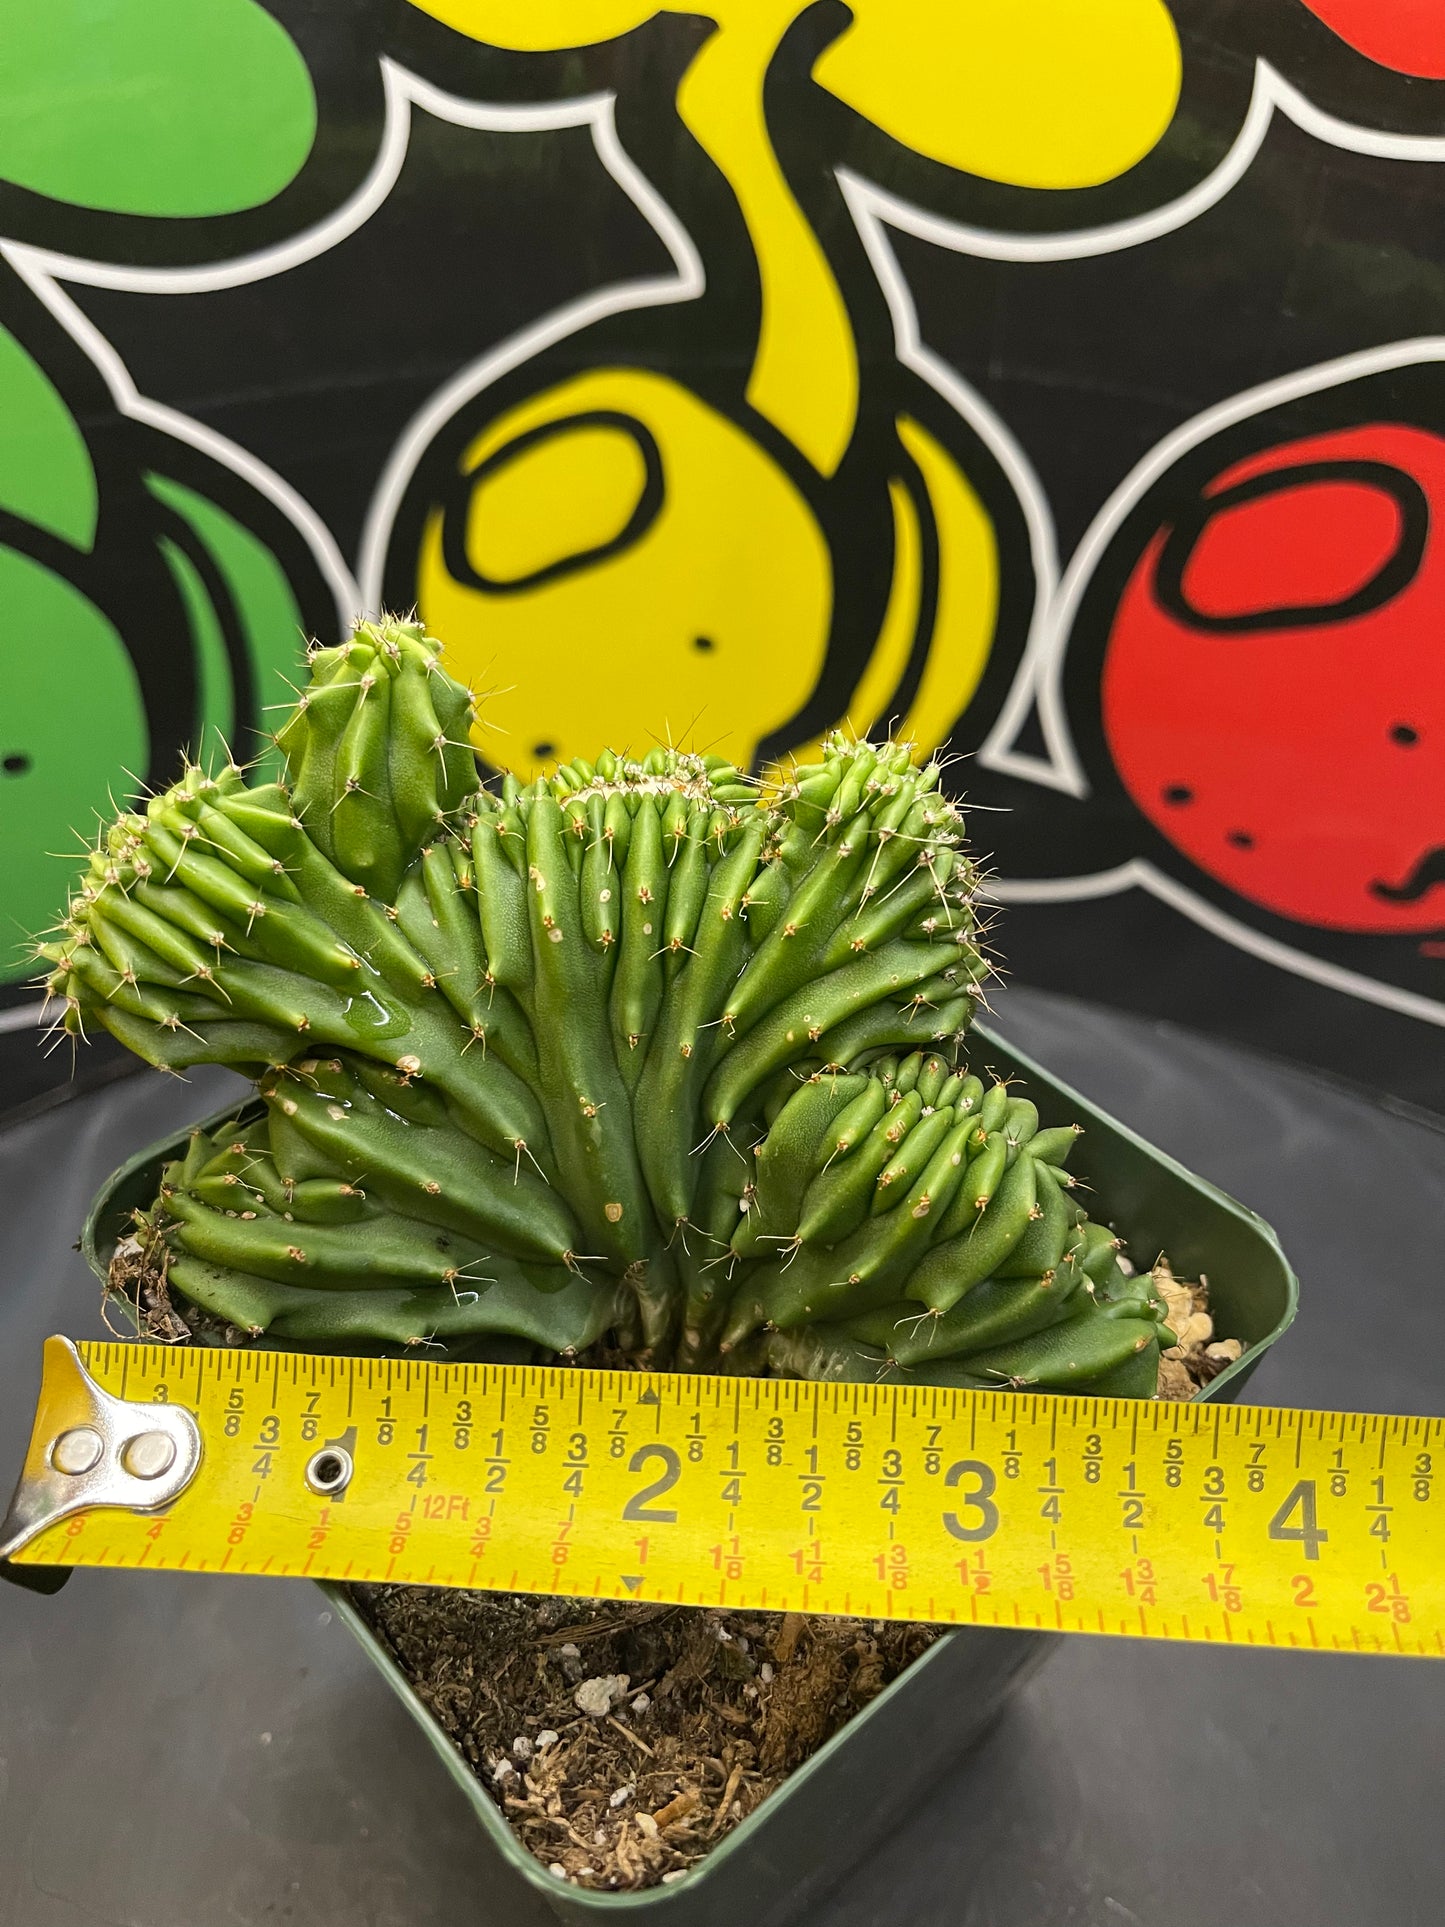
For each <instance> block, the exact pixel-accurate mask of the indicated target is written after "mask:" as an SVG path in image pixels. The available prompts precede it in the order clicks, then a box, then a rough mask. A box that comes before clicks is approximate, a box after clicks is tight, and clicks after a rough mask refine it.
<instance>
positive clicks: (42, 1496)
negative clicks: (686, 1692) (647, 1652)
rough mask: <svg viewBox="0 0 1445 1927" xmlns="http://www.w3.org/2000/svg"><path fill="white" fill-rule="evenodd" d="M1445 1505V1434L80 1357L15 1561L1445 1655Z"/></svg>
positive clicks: (677, 1387) (285, 1364) (920, 1398)
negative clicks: (390, 1583) (298, 1577)
mask: <svg viewBox="0 0 1445 1927" xmlns="http://www.w3.org/2000/svg"><path fill="white" fill-rule="evenodd" d="M192 1414H193V1415H194V1423H192V1420H191V1417H190V1416H189V1415H192ZM1442 1487H1445V1421H1442V1420H1440V1419H1420V1418H1381V1417H1370V1416H1362V1415H1359V1414H1354V1413H1339V1412H1298V1411H1284V1410H1278V1409H1273V1408H1269V1407H1264V1406H1213V1405H1197V1406H1195V1405H1174V1404H1168V1405H1161V1404H1151V1403H1143V1402H1136V1401H1130V1400H1124V1399H1107V1398H1087V1397H1077V1398H1071V1397H1043V1396H1040V1395H1038V1394H1035V1393H1028V1392H1008V1391H1000V1392H963V1391H951V1390H943V1389H935V1388H931V1387H908V1386H889V1385H877V1386H873V1385H814V1384H806V1383H802V1382H799V1381H795V1380H779V1379H761V1380H760V1379H734V1378H711V1377H683V1376H679V1375H672V1374H639V1373H620V1372H584V1371H577V1370H569V1369H562V1368H553V1367H533V1366H491V1365H442V1364H429V1363H425V1362H423V1361H421V1360H420V1359H417V1360H404V1361H396V1362H393V1361H387V1360H372V1359H348V1358H323V1357H314V1356H298V1355H294V1354H282V1353H276V1352H251V1351H240V1352H225V1351H209V1350H190V1349H185V1350H168V1349H166V1348H164V1347H160V1346H153V1345H141V1344H85V1345H81V1346H79V1347H73V1346H71V1345H70V1343H69V1341H68V1340H65V1339H54V1338H53V1339H50V1340H49V1341H48V1343H47V1346H46V1356H45V1378H44V1383H43V1386H42V1391H41V1398H40V1405H39V1411H38V1414H37V1418H36V1426H35V1433H34V1437H33V1439H32V1442H31V1447H30V1452H29V1455H28V1457H27V1460H26V1466H25V1471H24V1473H23V1475H22V1478H21V1483H20V1487H19V1489H18V1490H17V1493H16V1499H15V1503H14V1505H13V1506H12V1508H11V1512H10V1515H9V1518H8V1519H7V1521H6V1522H5V1524H4V1525H3V1526H0V1553H4V1552H7V1551H8V1552H9V1554H10V1556H11V1557H12V1558H14V1559H16V1560H17V1561H19V1562H20V1563H23V1564H37V1565H47V1564H48V1565H76V1566H87V1565H90V1566H122V1567H146V1568H150V1569H154V1570H164V1571H175V1570H181V1569H183V1570H185V1571H188V1572H226V1573H250V1574H268V1575H291V1576H295V1575H307V1576H309V1577H311V1578H313V1579H336V1580H371V1581H394V1582H398V1583H402V1582H405V1583H411V1584H417V1585H432V1586H470V1587H480V1588H484V1589H487V1590H493V1591H506V1592H513V1591H518V1592H555V1593H565V1594H572V1595H581V1596H584V1597H589V1598H607V1599H646V1600H666V1601H668V1602H674V1601H675V1602H678V1603H680V1604H686V1605H700V1606H717V1605H726V1606H730V1607H735V1608H746V1609H749V1610H757V1609H764V1610H769V1611H784V1610H793V1611H799V1612H812V1613H846V1614H855V1615H858V1616H861V1617H866V1618H874V1619H883V1618H897V1619H917V1620H936V1621H943V1622H946V1623H949V1624H958V1625H983V1626H1024V1627H1040V1628H1043V1629H1045V1630H1048V1631H1060V1632H1081V1633H1111V1634H1125V1635H1130V1636H1133V1637H1136V1638H1137V1637H1143V1638H1146V1639H1187V1640H1207V1641H1213V1642H1215V1643H1216V1644H1218V1643H1233V1644H1235V1645H1241V1644H1247V1645H1256V1646H1297V1647H1303V1648H1311V1647H1314V1648H1326V1649H1333V1650H1344V1651H1365V1652H1383V1653H1405V1654H1423V1655H1426V1656H1428V1657H1435V1658H1438V1657H1445V1556H1442V1555H1445V1527H1442V1518H1445V1496H1441V1492H1442ZM142 1507H144V1508H146V1509H144V1510H143V1509H140V1508H142Z"/></svg>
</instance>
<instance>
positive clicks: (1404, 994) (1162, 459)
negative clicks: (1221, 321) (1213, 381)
mask: <svg viewBox="0 0 1445 1927" xmlns="http://www.w3.org/2000/svg"><path fill="white" fill-rule="evenodd" d="M1430 361H1434V362H1445V336H1442V335H1422V336H1419V337H1417V338H1416V339H1415V340H1413V341H1393V342H1389V343H1386V344H1385V345H1384V346H1382V347H1379V348H1364V349H1361V350H1359V351H1358V352H1357V353H1355V354H1350V355H1341V356H1339V357H1338V358H1337V359H1335V360H1333V361H1324V362H1320V363H1318V364H1317V365H1316V366H1315V367H1313V368H1302V369H1299V370H1297V371H1296V372H1295V373H1294V374H1292V375H1285V376H1280V377H1278V378H1276V379H1275V380H1272V381H1264V382H1260V383H1259V385H1258V386H1257V387H1255V388H1246V389H1245V390H1244V391H1243V392H1242V393H1240V394H1236V395H1231V396H1230V397H1229V399H1228V401H1223V402H1219V403H1217V404H1216V405H1215V406H1214V407H1212V408H1206V409H1205V410H1204V411H1203V412H1202V413H1201V414H1198V415H1196V416H1194V417H1193V419H1192V420H1190V421H1187V422H1183V423H1181V424H1180V426H1179V427H1178V428H1176V429H1175V430H1174V431H1173V433H1172V434H1170V435H1166V436H1165V437H1164V439H1163V440H1162V441H1160V442H1156V443H1155V445H1154V447H1153V448H1152V449H1150V451H1149V453H1148V454H1147V455H1146V456H1145V457H1144V459H1143V461H1141V462H1140V463H1138V464H1137V466H1136V467H1135V468H1134V469H1133V470H1132V471H1131V472H1130V474H1129V475H1128V476H1126V477H1125V479H1124V481H1123V482H1122V483H1121V484H1120V485H1119V487H1118V488H1117V489H1115V491H1114V493H1113V494H1112V495H1111V496H1110V497H1109V499H1108V501H1107V502H1106V503H1105V504H1104V506H1103V508H1102V509H1101V510H1100V511H1099V513H1098V515H1097V516H1096V517H1095V518H1094V520H1093V522H1092V523H1091V524H1090V526H1089V528H1088V530H1087V532H1086V533H1085V535H1084V538H1083V540H1082V541H1081V542H1080V543H1079V546H1078V548H1077V549H1076V550H1075V551H1074V554H1073V557H1072V559H1071V560H1070V562H1069V566H1068V568H1067V570H1066V571H1065V573H1064V579H1063V582H1062V584H1061V586H1060V589H1059V596H1058V605H1057V620H1056V621H1055V622H1054V623H1053V624H1052V625H1051V640H1050V647H1051V648H1053V649H1055V650H1056V651H1057V654H1056V655H1055V656H1054V658H1053V660H1052V661H1050V662H1049V663H1047V664H1046V665H1044V668H1045V670H1046V673H1048V675H1049V681H1048V683H1047V684H1046V685H1044V686H1046V687H1048V688H1049V689H1050V690H1051V691H1052V692H1053V694H1054V696H1055V697H1056V698H1059V671H1060V669H1061V668H1062V663H1063V654H1064V651H1065V649H1066V648H1067V646H1068V644H1067V638H1068V636H1069V635H1070V633H1071V631H1072V628H1073V622H1074V617H1075V615H1076V614H1077V611H1078V606H1079V603H1080V601H1081V600H1082V599H1083V595H1084V591H1085V590H1086V588H1087V587H1088V584H1089V581H1090V579H1091V577H1092V575H1093V572H1094V569H1095V568H1096V567H1097V565H1098V563H1099V561H1100V559H1101V557H1102V556H1103V554H1104V552H1105V551H1106V549H1107V548H1108V546H1109V543H1110V542H1111V541H1112V540H1113V537H1114V534H1115V532H1116V530H1117V529H1118V527H1119V525H1120V524H1121V523H1122V522H1123V520H1124V519H1125V517H1126V516H1127V515H1128V514H1129V512H1130V510H1131V509H1132V508H1133V507H1134V505H1135V503H1136V502H1138V501H1139V499H1140V498H1141V497H1142V496H1143V495H1144V494H1145V493H1146V492H1147V491H1148V490H1149V489H1150V488H1151V487H1152V486H1153V484H1154V483H1155V482H1156V481H1157V480H1158V478H1159V477H1160V475H1162V474H1163V473H1164V472H1165V471H1166V470H1167V469H1169V468H1171V467H1172V466H1173V465H1174V463H1175V462H1176V461H1177V460H1178V459H1179V457H1180V456H1181V455H1182V454H1184V453H1185V452H1186V451H1187V450H1188V449H1190V448H1194V447H1197V446H1198V445H1199V443H1201V442H1205V441H1208V440H1210V439H1211V437H1213V436H1214V435H1215V434H1217V433H1218V431H1219V430H1220V429H1222V428H1229V427H1232V426H1233V424H1234V423H1236V422H1240V421H1246V420H1248V418H1249V417H1250V416H1251V415H1258V414H1262V413H1264V412H1265V410H1266V409H1270V408H1277V407H1279V406H1280V405H1281V404H1282V403H1284V402H1289V401H1294V400H1295V399H1296V398H1297V397H1299V396H1301V395H1312V394H1318V393H1320V392H1321V391H1322V390H1324V389H1327V388H1338V387H1341V386H1343V385H1344V384H1345V383H1346V382H1350V381H1357V380H1360V379H1361V378H1363V377H1364V376H1366V375H1373V374H1379V373H1381V372H1383V371H1384V370H1386V369H1390V368H1413V367H1418V366H1419V365H1420V364H1421V363H1422V362H1430ZM1059 700H1061V698H1059ZM994 766H995V767H998V766H999V765H998V761H997V759H995V762H994ZM1079 794H1081V795H1082V794H1086V791H1081V792H1079ZM1135 886H1137V887H1139V888H1141V889H1144V890H1148V891H1149V892H1150V893H1151V894H1152V895H1153V896H1156V897H1159V898H1160V899H1161V900H1162V901H1163V902H1165V903H1168V904H1170V905H1171V906H1172V907H1173V908H1174V909H1176V910H1178V911H1181V912H1182V913H1183V915H1185V916H1187V917H1189V918H1190V919H1192V921H1193V922H1195V923H1197V924H1200V925H1201V926H1202V927H1203V928H1204V929H1206V930H1209V931H1212V932H1213V934H1214V935H1215V936H1217V937H1222V938H1224V940H1225V941H1226V942H1228V943H1232V944H1234V945H1236V946H1237V947H1238V948H1239V949H1241V950H1247V951H1249V952H1250V954H1251V955H1253V956H1256V957H1260V958H1262V959H1263V960H1264V961H1265V962H1266V963H1272V964H1276V965H1279V966H1280V967H1281V968H1283V969H1286V970H1292V971H1294V972H1295V974H1296V975H1297V976H1301V977H1309V978H1312V979H1313V980H1314V981H1315V982H1316V983H1322V984H1327V985H1328V986H1329V987H1330V988H1331V989H1333V990H1343V991H1346V992H1347V993H1348V994H1349V995H1351V996H1354V997H1361V998H1364V999H1365V1000H1366V1001H1367V1002H1369V1003H1373V1004H1379V1005H1381V1006H1383V1007H1384V1008H1385V1009H1388V1010H1398V1011H1401V1012H1402V1013H1403V1014H1404V1015H1406V1016H1408V1017H1418V1018H1421V1019H1423V1020H1424V1022H1426V1023H1429V1024H1440V1025H1445V1002H1441V1001H1439V1000H1437V999H1434V998H1430V997H1424V996H1421V995H1419V994H1418V993H1416V992H1414V991H1409V990H1402V989H1400V988H1399V987H1398V986H1396V985H1393V984H1386V983H1381V982H1379V981H1377V980H1376V979H1375V978H1373V977H1365V976H1362V975H1360V974H1359V973H1358V972H1356V971H1353V970H1345V969H1342V968H1341V967H1339V966H1338V965H1336V964H1331V963H1326V962H1324V961H1323V960H1322V959H1321V958H1318V957H1315V956H1311V955H1310V954H1309V953H1308V952H1305V951H1298V950H1294V949H1292V948H1291V947H1290V946H1289V945H1287V944H1283V943H1280V942H1278V941H1277V940H1276V939H1275V938H1273V937H1266V936H1264V935H1262V934H1261V933H1260V932H1259V931H1256V930H1252V929H1250V928H1249V926H1248V925H1247V924H1244V923H1241V922H1239V921H1238V920H1236V919H1235V918H1234V917H1231V916H1230V915H1229V914H1228V913H1227V912H1226V911H1223V910H1220V909H1218V908H1217V907H1216V906H1215V905H1214V904H1212V903H1210V902H1208V901H1207V900H1206V899H1205V898H1204V897H1201V896H1199V895H1198V894H1197V893H1196V892H1195V891H1193V890H1191V889H1189V888H1188V886H1187V885H1185V884H1182V883H1179V882H1178V881H1176V879H1175V878H1173V877H1171V876H1168V875H1166V874H1165V873H1164V872H1163V871H1161V870H1159V869H1157V868H1156V867H1155V866H1154V865H1153V864H1152V863H1149V862H1148V861H1147V860H1145V859H1144V858H1142V857H1139V858H1135V859H1133V860H1132V861H1131V862H1128V863H1124V864H1120V865H1119V867H1118V868H1117V869H1113V870H1104V871H1099V872H1097V873H1096V874H1094V875H1092V876H1074V877H1030V878H996V879H994V880H993V881H992V882H991V884H990V890H991V891H992V893H993V894H994V895H995V896H997V898H998V899H999V901H1000V902H1002V903H1065V902H1069V901H1071V900H1072V901H1078V900H1083V899H1086V898H1091V897H1102V896H1112V895H1113V894H1115V893H1116V892H1118V891H1121V890H1128V889H1131V888H1134V887H1135Z"/></svg>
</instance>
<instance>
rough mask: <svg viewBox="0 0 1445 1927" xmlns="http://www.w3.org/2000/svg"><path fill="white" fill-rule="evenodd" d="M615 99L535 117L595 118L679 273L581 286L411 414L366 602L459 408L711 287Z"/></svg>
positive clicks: (485, 122)
mask: <svg viewBox="0 0 1445 1927" xmlns="http://www.w3.org/2000/svg"><path fill="white" fill-rule="evenodd" d="M413 85H415V86H416V87H417V88H418V89H419V90H421V89H422V83H420V82H413ZM417 99H418V100H419V101H421V102H422V104H423V105H425V106H426V107H427V109H428V111H430V112H432V113H435V114H438V115H440V116H441V118H443V119H449V120H454V121H456V122H457V123H458V125H460V126H468V127H491V126H494V125H498V124H500V123H498V122H497V121H495V120H492V119H485V118H481V116H484V115H488V114H496V113H498V112H499V111H503V110H497V109H488V108H478V107H477V106H475V105H474V104H472V103H470V102H466V101H460V100H455V99H453V98H452V97H451V96H450V95H445V94H441V93H439V92H438V91H437V90H436V89H435V88H426V89H425V90H424V91H418V94H417ZM614 102H615V96H614V95H612V94H610V93H606V94H592V95H588V96H587V97H586V98H584V99H582V100H576V101H570V102H567V103H566V104H565V106H564V107H554V108H548V109H546V110H545V111H546V113H548V114H549V115H550V116H551V118H550V119H549V120H547V121H546V122H542V121H540V120H539V121H538V122H536V123H535V124H536V125H539V126H540V125H544V124H545V125H547V126H550V127H582V126H586V125H588V124H589V123H590V125H591V128H592V144H593V146H594V148H595V149H596V152H597V158H598V160H600V161H601V163H602V165H603V167H604V168H605V169H606V170H607V172H608V173H609V174H610V175H611V177H612V179H613V180H614V181H615V182H616V183H617V185H618V186H619V187H620V188H621V189H622V191H623V193H624V194H625V195H626V196H627V198H628V199H629V200H630V201H631V202H632V204H633V205H634V207H636V209H637V211H638V212H639V213H640V214H641V215H642V217H643V219H644V220H645V221H646V222H647V224H648V226H649V227H651V228H652V230H653V232H654V233H655V234H656V235H657V237H658V239H659V240H660V241H661V242H662V244H663V246H664V247H665V248H666V249H667V251H668V253H669V255H670V256H671V257H672V262H673V266H674V269H675V270H676V272H675V273H674V274H672V275H664V276H660V277H655V278H651V279H641V280H633V281H618V282H614V283H612V284H611V285H610V286H608V287H604V288H597V289H594V290H593V292H592V293H591V294H587V295H583V296H581V297H580V298H579V299H578V300H576V301H569V302H567V303H565V304H564V305H563V306H562V307H560V308H554V309H553V310H552V312H551V313H550V314H547V315H543V316H542V317H541V318H540V319H539V320H537V321H534V322H531V323H530V324H529V325H528V326H527V327H525V328H522V329H519V330H518V332H517V333H516V334H514V335H511V336H509V337H508V338H507V339H506V340H505V341H502V342H499V343H497V345H496V346H495V347H493V348H490V349H488V351H487V352H486V354H484V355H481V356H479V357H478V359H477V360H476V361H473V362H469V363H468V364H467V366H466V367H465V368H462V369H460V370H459V371H458V372H457V373H456V374H455V375H453V376H452V378H451V380H450V381H448V382H446V383H445V384H444V385H443V386H442V387H441V388H439V389H438V390H437V391H436V393H435V394H434V395H432V396H431V398H430V399H429V400H428V401H427V403H426V405H425V407H423V408H421V409H419V410H418V411H417V413H416V414H415V415H413V416H412V418H411V420H410V421H409V422H408V423H407V425H406V427H405V428H404V429H403V430H402V432H401V435H400V437H399V438H398V440H397V443H396V446H395V447H394V448H393V449H392V452H391V454H390V456H389V457H388V458H387V463H386V467H385V468H384V469H383V470H382V472H381V476H380V479H379V480H378V482H377V486H376V488H375V490H374V492H373V494H372V498H371V504H370V506H369V508H368V509H367V512H366V526H365V528H364V530H363V533H362V538H361V550H360V555H359V557H358V565H357V576H358V578H359V580H360V582H361V589H362V597H363V601H364V604H365V606H366V607H368V608H376V607H379V606H380V602H381V585H382V577H383V575H384V574H385V570H386V551H387V546H388V544H389V543H390V541H391V531H392V525H393V523H394V522H395V520H396V512H397V510H398V508H399V507H400V506H401V500H402V497H403V495H404V494H405V493H406V489H407V485H408V484H409V483H410V481H411V478H412V475H413V474H414V472H415V470H416V465H417V463H418V462H419V461H420V460H421V458H422V456H423V455H424V454H425V453H426V451H427V449H428V448H430V446H431V444H432V442H433V441H434V440H435V438H436V435H437V432H438V430H439V429H440V428H441V427H442V425H443V424H444V423H445V422H448V421H450V420H451V418H452V416H453V415H455V414H456V412H457V410H458V409H459V408H462V407H464V406H465V405H466V403H467V402H469V401H471V400H472V399H473V398H474V397H475V396H477V395H480V394H482V393H483V392H484V391H485V390H486V389H488V388H490V387H491V385H492V383H493V382H495V381H497V380H499V379H500V378H501V377H502V376H503V375H505V374H508V373H509V372H510V371H511V370H512V369H513V368H519V367H521V365H522V364H523V363H524V362H527V361H531V360H532V359H534V357H535V356H537V355H539V354H541V353H542V351H543V350H544V349H546V348H550V347H551V346H552V344H553V343H554V342H557V341H562V340H564V339H565V338H566V337H567V336H568V335H571V334H576V333H578V332H579V331H580V330H581V329H583V328H586V327H590V326H591V324H592V323H593V322H594V321H601V320H602V319H604V317H606V316H607V315H613V314H622V313H627V312H630V311H631V310H633V309H640V308H651V307H659V306H665V305H667V304H670V303H672V302H675V301H694V300H696V299H697V297H698V296H699V295H700V294H701V293H702V292H703V289H704V287H705V285H706V279H705V276H704V273H703V265H702V256H701V255H700V254H699V252H698V250H697V246H696V244H695V243H694V241H693V238H692V236H691V235H690V234H689V233H688V231H687V229H686V228H685V227H684V226H683V224H682V222H681V221H680V220H679V219H678V217H677V216H676V214H674V213H673V211H672V209H671V208H670V207H669V206H668V205H667V202H666V201H664V200H663V198H662V196H661V195H660V194H659V193H658V191H657V189H656V188H655V187H654V186H653V185H652V183H651V181H649V180H648V178H647V176H646V175H645V174H644V173H643V172H642V171H641V169H640V168H639V167H638V166H637V165H636V163H635V162H634V161H633V159H632V157H631V155H630V154H628V152H627V151H626V149H625V148H624V147H623V145H622V143H621V141H620V140H619V139H618V137H617V127H616V123H615V120H614V118H613V108H614ZM509 111H515V110H509ZM533 111H536V112H541V111H543V110H533ZM506 124H507V125H510V126H515V125H516V124H517V123H516V121H515V120H508V121H507V123H506Z"/></svg>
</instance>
